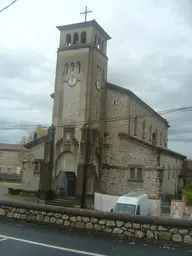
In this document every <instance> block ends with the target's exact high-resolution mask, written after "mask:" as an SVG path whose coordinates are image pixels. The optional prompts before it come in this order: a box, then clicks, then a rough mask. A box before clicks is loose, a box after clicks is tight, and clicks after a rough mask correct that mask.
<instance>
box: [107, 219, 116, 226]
mask: <svg viewBox="0 0 192 256" xmlns="http://www.w3.org/2000/svg"><path fill="white" fill-rule="evenodd" d="M107 227H115V221H114V220H107Z"/></svg>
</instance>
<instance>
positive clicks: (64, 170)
mask: <svg viewBox="0 0 192 256" xmlns="http://www.w3.org/2000/svg"><path fill="white" fill-rule="evenodd" d="M76 177H77V160H76V158H75V156H74V155H73V153H71V152H63V153H61V154H60V155H59V156H58V158H57V161H56V184H55V185H56V188H55V190H56V194H57V196H58V197H74V196H75V193H76Z"/></svg>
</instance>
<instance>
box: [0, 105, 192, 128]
mask: <svg viewBox="0 0 192 256" xmlns="http://www.w3.org/2000/svg"><path fill="white" fill-rule="evenodd" d="M189 111H192V106H189V107H182V108H175V109H167V110H162V111H160V112H159V114H161V115H164V114H170V113H176V112H177V113H185V112H189ZM149 116H153V113H147V114H146V113H144V114H140V115H137V118H144V117H149ZM135 117H136V115H127V116H126V117H125V116H124V117H113V118H108V119H107V120H105V121H104V122H105V123H110V122H118V121H128V120H130V119H135ZM72 123H73V124H74V125H83V124H84V123H85V121H78V122H72ZM1 124H2V122H1ZM4 124H5V125H8V124H6V123H4ZM89 124H100V121H97V120H92V121H90V122H89ZM37 125H38V124H31V125H20V126H19V125H15V126H14V125H11V124H10V126H11V127H0V130H16V129H18V130H28V129H32V128H35V127H37ZM49 126H50V125H41V127H42V128H48V127H49ZM63 126H64V125H56V126H55V127H56V128H57V127H58V128H59V127H63Z"/></svg>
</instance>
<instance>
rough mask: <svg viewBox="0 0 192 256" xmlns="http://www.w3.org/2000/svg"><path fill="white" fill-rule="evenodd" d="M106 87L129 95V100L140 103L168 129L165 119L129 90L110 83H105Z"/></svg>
mask: <svg viewBox="0 0 192 256" xmlns="http://www.w3.org/2000/svg"><path fill="white" fill-rule="evenodd" d="M106 86H107V88H108V89H112V90H116V91H119V92H122V93H125V94H127V95H129V97H130V98H132V99H134V100H136V101H137V102H138V103H140V104H141V105H142V106H143V107H144V108H146V109H148V110H149V111H150V112H152V113H153V114H154V115H155V116H156V117H157V118H158V119H160V121H162V122H163V123H165V124H166V125H167V126H168V127H170V126H169V124H168V122H167V120H166V119H165V118H163V117H162V116H161V115H159V114H158V113H157V112H156V111H155V110H154V109H153V108H151V107H150V106H149V105H147V104H146V103H145V102H144V101H143V100H142V99H140V98H139V97H138V96H137V95H136V94H134V93H133V92H132V91H130V90H129V89H126V88H124V87H121V86H118V85H115V84H111V83H108V82H107V83H106Z"/></svg>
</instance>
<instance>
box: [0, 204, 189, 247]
mask: <svg viewBox="0 0 192 256" xmlns="http://www.w3.org/2000/svg"><path fill="white" fill-rule="evenodd" d="M0 216H1V217H2V218H5V219H9V218H13V219H18V220H25V221H27V222H34V223H45V224H46V225H47V224H50V225H57V226H59V227H63V228H65V227H66V228H69V227H70V228H80V229H87V230H89V232H90V231H96V232H101V233H105V234H108V235H117V236H120V237H122V238H125V239H143V240H152V241H154V240H156V241H162V242H165V241H166V242H171V243H172V242H175V243H185V244H192V221H188V220H181V219H177V220H176V219H167V218H166V219H165V218H159V217H143V216H129V215H125V214H120V213H106V212H99V211H90V210H82V209H77V208H61V207H55V206H48V205H37V204H27V203H19V202H11V201H0Z"/></svg>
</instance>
